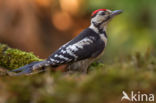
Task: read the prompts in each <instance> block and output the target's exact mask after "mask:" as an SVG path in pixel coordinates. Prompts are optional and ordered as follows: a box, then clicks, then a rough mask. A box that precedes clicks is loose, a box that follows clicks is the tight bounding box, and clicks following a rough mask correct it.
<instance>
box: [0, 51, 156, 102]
mask: <svg viewBox="0 0 156 103" xmlns="http://www.w3.org/2000/svg"><path fill="white" fill-rule="evenodd" d="M89 70H90V71H89V73H88V74H79V73H74V74H65V73H62V72H55V73H53V72H50V71H47V72H44V73H40V74H35V75H30V76H1V77H0V103H121V98H122V96H123V94H122V92H123V91H124V92H126V93H127V94H128V95H129V96H130V95H131V94H130V93H131V92H132V91H134V92H135V93H136V94H145V93H146V94H156V57H154V56H151V55H150V54H149V53H146V54H144V55H141V54H140V53H136V54H135V55H129V56H125V57H124V58H119V59H118V60H115V61H113V62H112V63H110V64H105V63H104V64H103V63H93V64H92V66H91V67H90V68H89ZM144 100H145V98H144ZM122 102H123V103H129V101H128V100H124V101H122ZM134 103H135V102H134ZM148 103H149V102H148Z"/></svg>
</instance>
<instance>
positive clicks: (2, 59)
mask: <svg viewBox="0 0 156 103" xmlns="http://www.w3.org/2000/svg"><path fill="white" fill-rule="evenodd" d="M41 60H42V59H39V58H38V57H36V56H35V55H34V54H33V53H28V52H23V51H21V50H18V49H13V48H10V47H8V46H7V45H5V44H0V66H2V67H5V68H7V69H10V70H11V69H16V68H19V67H21V66H24V65H26V64H29V63H31V62H33V61H41Z"/></svg>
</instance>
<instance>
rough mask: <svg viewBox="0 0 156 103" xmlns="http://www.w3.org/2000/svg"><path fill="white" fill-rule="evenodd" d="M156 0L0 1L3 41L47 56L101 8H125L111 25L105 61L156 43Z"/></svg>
mask: <svg viewBox="0 0 156 103" xmlns="http://www.w3.org/2000/svg"><path fill="white" fill-rule="evenodd" d="M155 4H156V1H155V0H148V1H147V0H117V1H116V0H5V1H3V0H0V42H1V43H6V44H8V45H9V46H11V47H14V48H18V49H21V50H25V51H32V52H34V53H35V54H36V55H38V56H39V57H40V58H47V57H48V56H49V55H50V54H51V53H52V52H54V51H55V50H56V49H58V48H59V46H61V45H62V44H64V43H65V42H67V41H69V40H71V39H72V38H73V37H75V36H76V35H77V34H79V33H80V32H81V31H82V30H83V29H85V28H87V27H88V26H89V25H90V14H91V12H92V11H94V10H96V9H100V8H107V9H110V10H117V9H121V10H123V11H124V12H123V14H121V15H119V16H117V17H116V18H114V19H113V21H112V22H111V23H110V24H109V27H108V30H107V35H108V45H107V48H106V49H105V55H104V61H105V62H107V61H111V60H112V59H113V58H116V57H119V56H121V57H122V56H123V55H125V54H130V53H133V52H141V53H144V52H145V51H146V50H147V49H154V48H155V47H156V46H155V45H156V7H155Z"/></svg>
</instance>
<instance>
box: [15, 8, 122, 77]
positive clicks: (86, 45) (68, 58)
mask: <svg viewBox="0 0 156 103" xmlns="http://www.w3.org/2000/svg"><path fill="white" fill-rule="evenodd" d="M120 13H122V10H115V11H111V10H108V9H98V10H95V11H94V12H93V13H92V15H91V25H90V26H89V27H88V28H86V29H84V30H83V31H82V32H81V33H80V34H79V35H78V36H77V37H75V38H74V39H72V40H71V41H69V42H67V43H66V44H64V45H63V46H61V47H60V48H59V49H58V50H57V51H55V52H54V53H53V54H52V55H51V56H49V57H48V59H46V60H44V61H40V62H33V63H30V64H28V65H25V66H24V67H21V68H19V69H15V70H13V72H19V73H18V75H21V74H31V73H33V72H34V71H35V70H39V69H40V70H42V68H45V67H48V66H52V67H57V66H60V65H63V64H67V69H66V70H67V71H79V72H87V69H88V66H89V65H90V64H91V63H92V62H93V61H95V60H96V59H97V58H99V57H101V56H102V54H103V51H104V48H105V47H106V44H107V35H106V27H107V24H108V23H109V21H110V20H111V19H112V18H113V17H114V16H115V15H118V14H120Z"/></svg>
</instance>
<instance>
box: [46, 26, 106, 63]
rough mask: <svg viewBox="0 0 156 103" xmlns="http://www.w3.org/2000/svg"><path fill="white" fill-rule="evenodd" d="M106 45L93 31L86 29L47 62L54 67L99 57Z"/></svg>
mask: <svg viewBox="0 0 156 103" xmlns="http://www.w3.org/2000/svg"><path fill="white" fill-rule="evenodd" d="M104 47H105V43H104V41H102V40H101V39H100V36H98V34H96V33H95V32H94V31H93V30H92V29H89V28H88V29H85V30H84V31H83V32H81V33H80V35H78V36H77V37H76V38H74V39H73V40H71V41H69V42H68V43H66V44H65V45H63V46H62V47H60V48H59V49H58V50H57V51H56V52H55V53H53V54H52V55H51V56H50V57H49V58H48V59H47V60H48V61H49V62H50V64H51V65H52V66H57V65H61V64H66V63H70V62H75V61H79V60H83V59H87V58H92V57H93V58H94V57H96V56H98V55H99V54H100V53H101V52H102V51H103V49H104Z"/></svg>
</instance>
